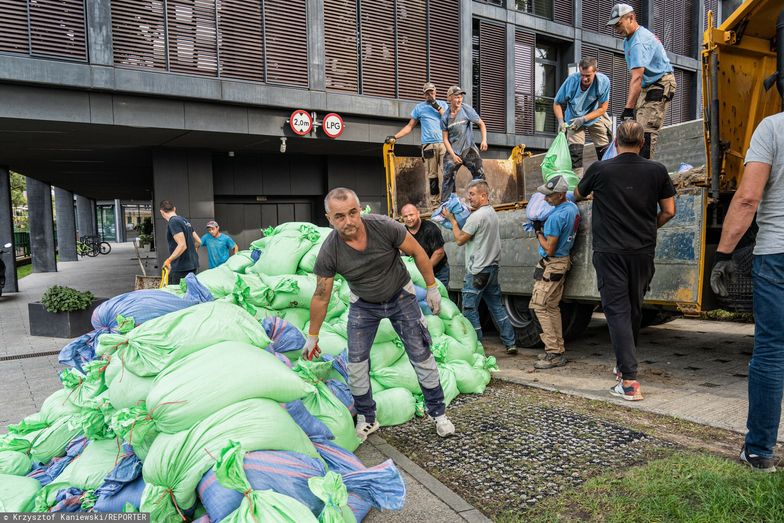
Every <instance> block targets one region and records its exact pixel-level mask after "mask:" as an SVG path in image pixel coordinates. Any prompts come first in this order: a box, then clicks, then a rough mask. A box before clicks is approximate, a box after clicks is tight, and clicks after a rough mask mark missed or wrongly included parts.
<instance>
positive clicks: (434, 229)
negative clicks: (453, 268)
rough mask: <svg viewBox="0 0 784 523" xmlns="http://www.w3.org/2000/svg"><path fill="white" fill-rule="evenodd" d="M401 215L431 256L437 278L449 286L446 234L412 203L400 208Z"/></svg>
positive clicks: (418, 241)
mask: <svg viewBox="0 0 784 523" xmlns="http://www.w3.org/2000/svg"><path fill="white" fill-rule="evenodd" d="M400 217H401V218H403V224H404V225H405V226H406V229H408V232H410V233H411V235H412V236H413V237H414V239H415V240H416V241H417V243H418V244H419V245H421V246H422V248H423V249H424V250H425V254H427V255H428V256H429V257H430V264H431V265H432V266H433V274H435V276H436V279H437V280H438V281H440V282H441V283H443V284H444V287H449V263H448V262H447V259H446V252H444V235H443V234H441V230H440V229H439V228H438V225H436V224H435V223H433V222H431V221H430V220H422V218H421V217H420V215H419V210H418V209H417V208H416V206H415V205H414V204H412V203H407V204H406V205H404V206H403V208H402V209H400Z"/></svg>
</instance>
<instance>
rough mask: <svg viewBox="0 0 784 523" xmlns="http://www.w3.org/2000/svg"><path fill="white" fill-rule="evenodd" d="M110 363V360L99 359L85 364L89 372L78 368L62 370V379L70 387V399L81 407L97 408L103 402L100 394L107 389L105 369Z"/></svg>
mask: <svg viewBox="0 0 784 523" xmlns="http://www.w3.org/2000/svg"><path fill="white" fill-rule="evenodd" d="M108 364H109V362H107V361H105V360H102V359H98V360H93V361H91V362H89V363H87V364H85V365H84V369H85V371H86V372H87V374H82V373H81V372H79V371H78V370H76V369H66V370H63V371H62V372H60V381H61V382H62V384H63V386H64V387H65V388H66V389H68V394H67V396H66V397H67V398H68V401H70V402H71V403H72V404H73V405H76V406H77V407H79V408H80V409H91V408H97V407H98V406H99V405H100V403H101V400H100V395H101V394H102V393H103V392H104V391H105V390H106V382H105V380H104V370H105V369H106V367H107V366H108Z"/></svg>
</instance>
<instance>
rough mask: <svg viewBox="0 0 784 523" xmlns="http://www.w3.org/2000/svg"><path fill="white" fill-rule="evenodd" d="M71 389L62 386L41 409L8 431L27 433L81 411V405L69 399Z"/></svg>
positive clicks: (10, 427)
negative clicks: (78, 405)
mask: <svg viewBox="0 0 784 523" xmlns="http://www.w3.org/2000/svg"><path fill="white" fill-rule="evenodd" d="M70 393H71V390H70V389H66V388H62V389H59V390H57V391H55V392H54V393H52V394H51V395H50V396H49V397H48V398H46V399H45V400H44V402H43V404H42V405H41V410H39V411H38V412H36V413H35V414H31V415H30V416H27V417H26V418H25V419H23V420H22V421H20V422H19V423H17V424H16V425H9V426H8V432H11V433H14V434H27V433H29V432H32V431H34V430H39V429H42V428H45V427H48V426H49V425H51V424H52V423H54V421H55V420H56V419H58V418H62V417H63V416H69V415H71V414H76V413H78V412H79V410H80V409H79V407H77V406H76V405H74V404H73V403H71V402H70V401H68V395H69V394H70Z"/></svg>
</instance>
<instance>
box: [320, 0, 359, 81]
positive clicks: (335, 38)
mask: <svg viewBox="0 0 784 523" xmlns="http://www.w3.org/2000/svg"><path fill="white" fill-rule="evenodd" d="M324 56H325V69H326V75H325V76H326V84H327V90H328V91H342V92H347V93H357V92H359V77H358V73H359V70H358V54H357V3H356V1H355V0H324Z"/></svg>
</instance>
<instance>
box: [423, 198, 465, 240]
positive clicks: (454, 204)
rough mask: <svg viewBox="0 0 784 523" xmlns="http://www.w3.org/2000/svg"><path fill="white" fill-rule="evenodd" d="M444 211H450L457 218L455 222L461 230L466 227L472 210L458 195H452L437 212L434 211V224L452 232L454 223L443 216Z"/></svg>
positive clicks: (431, 218) (432, 216)
mask: <svg viewBox="0 0 784 523" xmlns="http://www.w3.org/2000/svg"><path fill="white" fill-rule="evenodd" d="M444 209H448V210H449V212H451V213H452V214H453V215H454V216H455V220H456V221H457V224H458V225H459V226H460V227H461V228H462V227H463V225H465V222H466V220H468V217H469V216H471V208H470V207H469V206H468V204H467V203H466V202H465V201H463V200H462V199H461V198H460V197H458V196H457V194H455V193H452V194H450V195H449V197H448V198H447V199H446V200H445V201H444V202H442V203H441V205H439V206H438V207H436V210H435V211H433V214H432V215H431V217H430V220H431V221H432V222H433V223H436V224H438V225H440V226H441V227H444V228H445V229H449V230H450V231H451V230H452V222H451V221H449V220H447V219H446V218H445V217H444V216H443V214H442V211H443V210H444Z"/></svg>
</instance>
